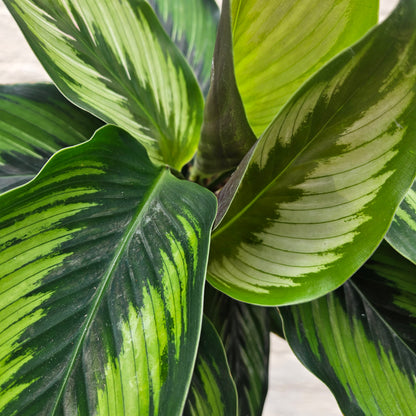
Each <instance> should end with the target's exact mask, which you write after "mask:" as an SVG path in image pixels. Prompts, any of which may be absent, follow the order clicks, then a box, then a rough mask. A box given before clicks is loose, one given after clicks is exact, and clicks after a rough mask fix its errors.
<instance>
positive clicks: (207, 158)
mask: <svg viewBox="0 0 416 416" xmlns="http://www.w3.org/2000/svg"><path fill="white" fill-rule="evenodd" d="M255 142H256V136H255V135H254V133H253V131H252V130H251V127H250V125H249V124H248V121H247V117H246V114H245V110H244V107H243V103H242V101H241V97H240V93H239V92H238V88H237V84H236V80H235V75H234V64H233V55H232V33H231V16H230V0H224V3H223V5H222V11H221V19H220V24H219V28H218V36H217V42H216V44H215V51H214V60H213V68H212V77H211V87H210V89H209V92H208V97H207V100H206V104H205V110H204V123H203V126H202V132H201V140H200V142H199V145H198V153H197V154H196V158H195V165H194V170H195V173H194V174H195V176H198V175H200V176H210V175H214V174H219V173H222V172H227V171H230V170H232V169H235V167H236V166H237V165H238V164H239V163H240V162H241V160H242V159H243V157H244V156H245V154H246V153H247V152H248V151H249V150H250V148H251V147H252V146H253V144H254V143H255Z"/></svg>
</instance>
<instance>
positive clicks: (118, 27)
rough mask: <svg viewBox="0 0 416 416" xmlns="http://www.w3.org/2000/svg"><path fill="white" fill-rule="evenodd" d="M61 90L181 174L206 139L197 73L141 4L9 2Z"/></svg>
mask: <svg viewBox="0 0 416 416" xmlns="http://www.w3.org/2000/svg"><path fill="white" fill-rule="evenodd" d="M5 4H6V6H7V7H8V8H9V10H10V12H11V13H12V15H13V16H14V18H15V19H16V21H17V23H18V24H19V26H20V28H21V29H22V31H23V33H24V34H25V36H26V38H27V40H28V42H29V44H30V46H31V47H32V49H33V50H34V52H35V53H36V55H37V57H38V59H39V60H40V62H41V63H42V65H43V66H44V67H45V69H46V71H47V72H48V73H49V75H50V76H51V78H52V79H53V81H54V82H55V83H56V85H57V86H58V88H59V89H60V90H61V91H62V92H63V94H64V95H65V96H67V97H68V98H69V99H70V100H72V101H73V102H74V103H76V104H77V105H79V106H80V107H82V108H84V109H85V110H87V111H89V112H91V113H92V114H94V115H96V116H97V117H99V118H101V119H103V120H105V121H106V122H109V123H114V124H116V125H118V126H119V127H122V128H123V129H125V130H127V131H128V132H129V133H130V134H132V135H133V136H134V137H136V138H137V139H138V140H139V141H140V142H141V143H142V144H143V145H144V146H145V147H146V149H147V151H148V153H149V155H150V157H151V159H152V160H155V161H158V162H164V163H167V164H169V165H170V166H172V167H174V168H176V169H180V168H181V167H182V166H183V165H184V164H185V163H186V162H188V161H189V160H190V159H191V157H192V156H193V154H194V152H195V150H196V147H197V144H198V140H199V135H200V125H201V121H202V108H203V99H202V95H201V91H200V89H199V86H198V83H197V81H196V79H195V76H194V74H193V72H192V70H191V68H190V67H189V65H188V63H187V62H186V60H185V58H184V57H183V56H182V54H181V52H180V51H179V50H178V49H177V47H176V46H175V45H174V43H173V42H172V41H171V39H170V38H169V37H168V36H167V34H166V32H165V31H164V29H163V28H162V26H161V25H160V23H159V20H158V19H157V17H156V16H155V14H154V12H153V10H152V8H151V7H150V5H149V4H148V3H146V2H145V1H139V0H120V1H113V0H104V1H99V0H85V1H83V2H81V3H80V2H78V1H75V0H56V1H53V2H50V1H49V0H17V1H11V0H6V1H5Z"/></svg>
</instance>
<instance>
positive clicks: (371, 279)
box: [353, 242, 416, 354]
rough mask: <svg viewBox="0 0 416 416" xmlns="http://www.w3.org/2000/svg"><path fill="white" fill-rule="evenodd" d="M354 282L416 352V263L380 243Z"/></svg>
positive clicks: (354, 278) (355, 276) (356, 275)
mask: <svg viewBox="0 0 416 416" xmlns="http://www.w3.org/2000/svg"><path fill="white" fill-rule="evenodd" d="M353 281H354V284H355V285H356V287H357V288H358V289H359V290H360V291H361V293H362V294H363V295H364V296H365V297H366V298H367V299H368V301H369V302H370V303H371V304H372V305H373V307H374V308H375V309H376V310H377V312H378V313H379V314H380V316H381V317H382V318H383V319H384V320H385V321H386V322H387V324H388V325H389V326H390V327H391V328H392V329H393V330H394V331H395V333H396V334H397V335H398V336H399V337H400V338H401V339H402V340H404V341H405V343H406V344H407V346H408V347H409V348H410V349H411V350H412V351H413V352H414V353H415V354H416V266H415V265H414V264H413V263H411V262H410V261H408V260H407V259H406V258H404V257H403V256H401V255H400V254H399V253H397V251H395V250H394V249H392V248H391V247H390V246H389V245H388V244H387V243H386V242H383V243H382V244H381V245H380V246H379V247H378V249H377V251H376V252H375V253H374V254H373V255H372V256H371V258H370V260H369V261H367V262H366V263H365V265H364V267H362V268H361V269H360V270H359V271H358V272H357V273H356V274H355V275H354V277H353Z"/></svg>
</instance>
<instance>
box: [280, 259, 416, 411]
mask: <svg viewBox="0 0 416 416" xmlns="http://www.w3.org/2000/svg"><path fill="white" fill-rule="evenodd" d="M410 264H411V263H410ZM412 267H413V268H414V266H413V265H412ZM414 272H415V271H414V270H412V274H411V275H407V277H406V279H408V280H414ZM366 273H367V272H366V271H364V270H363V271H362V272H361V273H360V275H358V276H356V277H354V279H352V280H350V281H348V282H346V283H345V284H344V286H343V287H342V288H341V289H338V290H337V291H335V292H333V293H331V294H329V295H327V296H324V297H322V298H320V299H318V300H315V301H312V302H308V303H305V304H300V305H296V306H288V307H283V308H280V309H281V313H282V316H283V319H284V327H285V334H286V339H287V340H288V342H289V344H290V346H291V348H292V349H293V350H294V352H295V354H296V355H297V356H298V358H299V359H300V361H301V362H302V363H303V364H304V365H305V366H306V367H307V368H309V369H310V370H311V371H312V372H313V373H314V374H315V375H317V376H318V377H319V378H320V379H321V380H322V381H323V382H324V383H326V384H327V385H328V387H329V388H330V389H331V390H332V392H333V394H334V395H335V398H336V399H337V401H338V404H339V406H340V408H341V410H342V412H343V414H345V415H351V416H364V415H366V416H367V415H374V416H376V415H377V416H393V415H394V416H395V415H403V416H413V415H414V411H415V409H416V379H415V375H414V372H415V368H416V355H415V350H414V349H411V348H409V344H408V343H407V342H406V341H405V340H404V339H403V338H401V335H400V332H398V331H397V330H396V328H395V326H391V323H392V321H389V322H388V323H387V322H386V321H385V319H384V318H385V314H384V312H385V311H383V307H382V308H381V310H380V309H379V305H377V304H373V303H372V300H371V298H368V297H367V294H366V293H363V292H361V290H360V289H359V287H360V284H358V285H357V282H360V281H363V280H364V281H365V280H366V279H367V276H366ZM396 276H399V273H397V272H396V271H393V273H390V276H389V277H388V279H385V278H383V280H382V281H381V282H379V283H378V285H377V286H378V287H376V288H373V286H371V289H370V290H369V291H368V294H370V293H371V292H373V290H375V291H376V293H377V298H378V301H381V299H382V298H380V297H378V295H380V294H381V292H380V290H383V292H384V295H385V296H387V297H389V296H388V292H389V291H391V290H392V289H393V292H395V293H394V295H393V296H392V299H396V300H399V299H400V297H396V294H397V293H396V291H400V292H401V293H400V294H401V295H404V297H407V294H410V295H411V297H412V298H414V297H415V294H416V292H415V291H414V289H415V287H414V286H415V285H414V284H412V285H411V286H407V287H406V288H403V286H402V283H400V282H399V281H398V280H396ZM399 280H401V278H400V279H399ZM371 281H372V278H371V277H370V281H368V282H366V283H365V284H367V283H369V284H371ZM396 283H397V285H396ZM403 289H404V291H402V290H403ZM392 299H391V300H392ZM385 306H387V307H388V305H385ZM391 306H393V305H392V304H391ZM399 307H400V306H399ZM405 309H407V307H405ZM412 309H413V308H412ZM387 314H388V315H390V317H391V316H392V314H391V312H390V311H389V312H388V313H387ZM396 318H397V317H396ZM396 318H394V319H393V321H394V322H395V324H399V325H400V323H399V320H398V319H396ZM413 320H414V318H413ZM413 333H414V329H413Z"/></svg>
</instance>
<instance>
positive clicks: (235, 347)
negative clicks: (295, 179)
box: [204, 286, 270, 416]
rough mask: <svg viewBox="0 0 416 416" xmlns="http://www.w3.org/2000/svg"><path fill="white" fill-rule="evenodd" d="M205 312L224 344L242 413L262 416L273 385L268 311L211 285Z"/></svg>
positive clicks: (250, 415)
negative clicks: (271, 384) (230, 296)
mask: <svg viewBox="0 0 416 416" xmlns="http://www.w3.org/2000/svg"><path fill="white" fill-rule="evenodd" d="M204 310H205V314H206V315H207V316H208V317H209V318H210V319H211V321H212V323H213V324H214V326H215V328H216V329H217V331H218V333H219V334H220V337H221V339H222V342H223V343H224V347H225V351H226V353H227V358H228V363H229V365H230V369H231V374H232V376H233V379H234V381H235V384H236V386H237V392H238V407H239V409H238V414H239V415H241V416H254V415H259V416H260V415H261V414H262V411H263V406H264V400H265V399H266V394H267V390H268V383H269V374H268V373H269V351H270V341H269V332H270V321H269V310H268V308H264V307H260V306H254V305H249V304H247V303H242V302H238V301H236V300H234V299H231V298H229V297H228V296H226V295H224V294H223V293H221V292H218V291H217V290H215V289H213V288H211V287H209V286H207V287H206V295H205V309H204Z"/></svg>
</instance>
